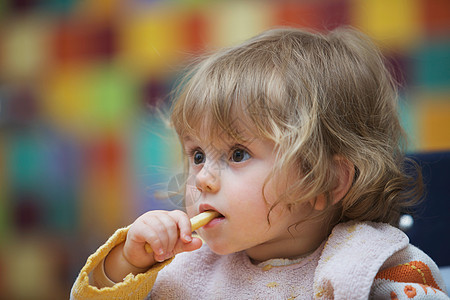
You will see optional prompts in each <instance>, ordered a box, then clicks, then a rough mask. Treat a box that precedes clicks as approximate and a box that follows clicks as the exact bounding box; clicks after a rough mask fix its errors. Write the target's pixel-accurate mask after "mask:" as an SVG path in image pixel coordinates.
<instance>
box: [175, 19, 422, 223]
mask: <svg viewBox="0 0 450 300" xmlns="http://www.w3.org/2000/svg"><path fill="white" fill-rule="evenodd" d="M171 120H172V123H173V125H174V127H175V129H176V131H177V133H178V135H179V136H180V137H183V136H184V135H186V134H196V133H197V134H198V130H199V128H200V126H206V127H205V128H208V129H209V133H210V138H217V137H218V136H220V135H221V134H223V133H226V134H227V135H228V136H230V137H232V138H235V139H240V138H242V136H243V135H242V134H241V133H242V130H251V131H253V132H251V133H252V135H253V136H258V137H262V138H266V139H269V140H271V141H273V142H274V143H275V144H276V149H277V154H278V160H277V162H276V165H275V166H274V170H273V172H272V174H271V177H273V178H277V181H279V182H283V180H278V179H281V178H286V177H287V176H289V177H292V174H295V175H294V176H296V177H295V178H296V180H294V182H292V180H291V181H290V184H289V186H285V187H284V188H285V192H284V193H283V194H282V195H279V202H281V201H284V202H286V203H288V204H289V205H294V204H296V203H301V202H305V201H308V200H309V199H317V196H318V195H321V194H324V195H326V199H327V203H328V205H327V207H329V208H330V209H331V207H332V206H333V205H331V204H332V203H333V199H332V193H331V190H332V189H333V187H334V186H335V184H336V182H337V180H338V178H337V177H338V172H337V171H336V169H337V166H336V160H335V159H334V158H335V157H336V155H339V156H340V157H343V158H345V159H346V160H347V161H349V162H350V163H351V164H353V166H354V168H355V176H354V178H353V183H352V185H351V187H350V189H349V191H348V193H347V194H346V195H345V196H344V198H343V199H342V200H341V201H339V204H338V205H339V209H340V218H339V221H346V220H359V221H377V222H387V223H391V224H393V225H396V222H397V220H398V218H399V216H400V214H401V213H402V212H404V211H406V210H408V208H410V207H412V206H413V205H414V204H416V202H417V201H418V200H419V199H420V198H421V195H422V179H421V175H420V170H419V169H418V166H417V165H415V164H414V162H412V161H408V160H407V159H406V158H405V155H404V148H405V145H406V138H405V134H404V131H403V129H402V127H401V125H400V121H399V117H398V112H397V87H396V84H395V82H394V80H393V78H392V76H391V74H390V72H389V70H388V68H387V67H386V64H385V61H384V59H383V56H382V55H381V53H380V51H379V50H378V49H377V47H376V46H375V45H374V44H373V42H372V41H371V40H370V39H369V38H368V37H367V36H365V35H364V34H363V33H361V32H359V31H357V30H355V29H352V28H348V27H345V28H338V29H335V30H333V31H330V32H328V33H316V32H310V31H305V30H301V29H291V28H279V29H272V30H269V31H266V32H263V33H262V34H260V35H258V36H256V37H254V38H252V39H250V40H248V41H246V42H244V43H243V44H241V45H238V46H235V47H231V48H226V49H223V50H222V51H219V52H217V53H214V54H212V55H209V56H207V57H206V58H205V59H204V60H203V61H201V62H200V63H199V64H197V66H196V67H195V68H193V69H192V71H191V72H189V73H188V74H186V77H185V79H184V80H183V81H182V83H181V84H180V86H179V90H178V93H177V94H176V99H175V102H174V104H173V107H172V115H171ZM248 125H250V126H248ZM288 170H289V172H288ZM410 171H414V172H410ZM287 174H289V175H287ZM283 176H284V177H283ZM263 194H264V192H263Z"/></svg>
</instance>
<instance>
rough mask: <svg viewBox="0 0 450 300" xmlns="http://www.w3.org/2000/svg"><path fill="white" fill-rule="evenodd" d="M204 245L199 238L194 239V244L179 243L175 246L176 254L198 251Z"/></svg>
mask: <svg viewBox="0 0 450 300" xmlns="http://www.w3.org/2000/svg"><path fill="white" fill-rule="evenodd" d="M202 244H203V242H202V240H201V239H199V238H198V237H193V238H192V242H190V243H184V242H182V241H179V242H178V243H177V245H176V246H175V254H178V253H182V252H190V251H194V250H197V249H199V248H200V247H201V246H202Z"/></svg>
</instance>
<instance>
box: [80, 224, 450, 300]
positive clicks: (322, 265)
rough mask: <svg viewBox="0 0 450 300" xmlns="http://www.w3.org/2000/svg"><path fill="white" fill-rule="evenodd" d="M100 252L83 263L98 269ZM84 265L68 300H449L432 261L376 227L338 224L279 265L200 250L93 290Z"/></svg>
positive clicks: (398, 235)
mask: <svg viewBox="0 0 450 300" xmlns="http://www.w3.org/2000/svg"><path fill="white" fill-rule="evenodd" d="M118 235H121V236H122V238H120V239H116V240H115V239H114V236H113V237H112V238H111V239H110V240H109V241H108V242H107V244H106V245H109V246H108V247H111V249H112V247H113V246H114V245H116V244H118V243H120V242H121V241H123V232H122V233H119V234H118ZM108 247H105V248H101V249H99V253H102V254H97V253H96V254H94V255H93V256H91V258H90V259H89V262H94V261H96V262H97V263H96V264H98V261H99V259H103V258H102V256H103V255H104V256H106V255H105V254H104V253H105V252H107V251H106V250H105V249H107V248H108ZM96 255H97V256H96ZM104 256H103V257H104ZM89 262H88V264H87V265H86V266H85V268H83V270H82V271H81V273H80V276H79V279H78V280H77V281H76V282H75V284H74V287H73V289H72V295H71V296H72V298H73V299H81V298H83V299H85V298H91V299H102V298H106V296H108V297H111V296H114V297H118V298H116V299H139V298H140V297H141V296H139V297H138V296H137V295H144V294H146V293H149V294H148V297H150V298H151V299H313V298H314V299H368V298H369V297H370V298H374V299H391V298H392V299H394V298H397V299H414V298H416V299H419V298H420V299H424V298H430V299H449V298H448V296H447V295H446V291H445V285H444V283H443V281H442V278H441V276H440V274H439V270H438V268H437V266H436V265H435V263H434V262H433V261H432V260H431V259H430V258H429V257H428V256H427V255H426V254H424V253H423V252H422V251H420V250H419V249H417V248H415V247H414V246H412V245H410V244H409V241H408V238H407V236H406V235H405V234H404V233H403V232H402V231H400V230H398V229H396V228H394V227H392V226H390V225H387V224H382V223H372V222H364V223H356V222H349V223H343V224H339V225H337V226H336V227H335V228H334V229H333V232H332V234H331V235H330V236H329V238H328V240H327V241H326V243H324V244H322V245H321V246H320V247H319V248H318V249H317V250H316V251H315V252H314V253H312V254H310V255H309V256H307V257H305V258H303V259H302V260H300V261H299V262H297V263H294V264H290V265H287V266H273V265H271V264H270V262H268V263H266V264H265V266H264V267H262V266H256V265H254V264H252V262H251V261H250V259H249V258H248V257H247V256H246V255H245V253H244V252H239V253H234V254H230V255H224V256H220V255H217V254H214V253H213V252H211V250H210V249H209V248H208V247H207V246H204V247H202V248H201V249H199V250H197V251H194V252H190V253H182V254H179V255H177V256H176V257H175V258H174V259H173V261H171V262H170V263H168V264H166V265H158V266H156V268H157V269H158V270H155V269H154V268H152V269H150V270H149V271H148V272H147V273H145V274H140V275H137V276H131V275H129V276H127V278H125V281H124V282H122V283H118V284H116V285H114V286H113V287H110V288H102V289H97V288H95V287H92V286H89V282H88V280H87V274H86V273H90V272H92V270H93V269H95V266H92V265H93V264H94V263H89ZM90 264H92V265H90ZM146 276H148V278H156V280H155V281H154V282H153V280H154V279H152V280H150V279H149V280H147V279H146ZM148 282H150V283H149V284H147V283H148ZM137 283H139V284H137ZM394 296H395V297H394Z"/></svg>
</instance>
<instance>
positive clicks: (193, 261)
mask: <svg viewBox="0 0 450 300" xmlns="http://www.w3.org/2000/svg"><path fill="white" fill-rule="evenodd" d="M321 251H322V247H320V248H318V249H317V250H316V251H315V252H313V253H312V254H311V255H309V256H307V257H306V258H304V259H302V260H301V261H300V262H299V263H297V264H291V265H288V266H282V267H276V266H272V267H268V266H271V265H266V266H264V267H258V266H255V265H253V264H252V262H251V261H250V259H249V258H248V256H247V255H246V254H245V253H244V252H239V253H235V254H232V255H224V256H221V255H217V254H214V253H213V252H212V251H211V250H210V249H209V248H208V247H202V248H201V249H200V250H199V251H196V252H195V253H192V254H189V253H182V254H179V255H178V256H177V257H176V258H175V260H174V261H173V263H172V264H171V265H169V266H167V267H166V268H165V269H164V270H162V271H161V272H160V274H159V275H158V278H157V280H156V282H155V286H154V288H153V290H152V292H151V299H295V298H297V299H305V298H306V299H308V298H311V295H312V292H313V278H314V269H315V268H316V266H317V262H318V260H319V256H320V253H321Z"/></svg>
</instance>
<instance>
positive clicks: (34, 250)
mask: <svg viewBox="0 0 450 300" xmlns="http://www.w3.org/2000/svg"><path fill="white" fill-rule="evenodd" d="M279 25H288V26H295V27H308V28H314V29H318V30H324V29H333V28H335V27H337V26H340V25H352V26H354V27H356V28H359V29H360V30H362V31H364V32H366V33H367V34H369V35H370V36H371V37H373V38H374V39H375V41H376V42H377V44H378V45H379V46H380V47H381V48H382V50H383V52H384V54H385V55H386V56H387V57H388V58H389V60H390V61H391V62H392V64H393V65H394V66H395V76H396V78H397V79H398V80H399V81H400V82H401V83H402V88H401V95H400V96H401V118H402V122H403V124H404V126H405V128H406V129H407V132H408V134H409V137H410V144H409V148H408V149H409V152H411V153H417V152H433V151H447V150H450V1H448V0H361V1H358V0H343V1H340V0H339V1H338V0H336V1H332V0H329V1H312V0H309V1H308V0H304V1H232V0H228V1H226V0H224V1H219V0H216V1H206V0H185V1H182V0H178V1H177V0H172V1H157V0H154V1H150V0H148V1H146V0H101V1H97V0H84V1H75V0H47V1H44V0H17V1H14V0H9V1H7V0H2V1H0V298H1V299H67V298H68V293H69V290H70V287H71V285H72V283H73V281H74V279H75V277H76V275H77V273H78V271H79V270H80V268H81V267H82V265H83V264H84V262H85V260H86V258H87V256H88V255H89V254H90V253H92V252H93V251H95V249H96V248H97V247H98V246H99V245H101V244H102V243H103V242H104V241H105V239H106V238H107V237H108V236H109V235H110V234H111V233H112V232H113V231H114V230H115V229H116V228H118V227H122V226H126V225H127V224H129V223H131V222H132V221H133V220H134V219H135V218H136V217H137V216H138V215H140V214H141V213H142V212H144V211H146V210H149V209H155V208H166V209H172V208H175V207H177V206H178V205H177V203H173V201H169V200H168V199H167V190H168V182H169V180H170V179H171V178H172V176H173V175H174V174H177V172H180V165H181V157H180V151H179V147H178V144H177V141H176V139H175V137H174V135H173V133H172V132H171V131H170V130H168V129H167V128H166V127H165V123H164V120H163V119H162V118H161V117H160V115H159V114H158V113H157V111H156V110H155V107H156V106H157V105H158V106H162V107H163V108H164V107H167V106H168V105H167V104H168V99H169V97H168V96H169V92H170V90H171V88H172V86H173V83H174V81H176V79H177V77H178V76H179V75H180V72H181V70H182V68H183V67H184V66H185V65H186V63H187V62H188V61H189V60H190V59H191V58H193V57H195V56H196V55H198V54H201V53H203V52H205V51H210V50H214V49H217V48H220V47H223V46H228V45H232V44H236V43H238V42H240V41H243V40H245V39H247V38H249V37H251V36H253V35H255V34H257V33H259V32H260V31H262V30H265V29H268V28H271V27H273V26H279Z"/></svg>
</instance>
